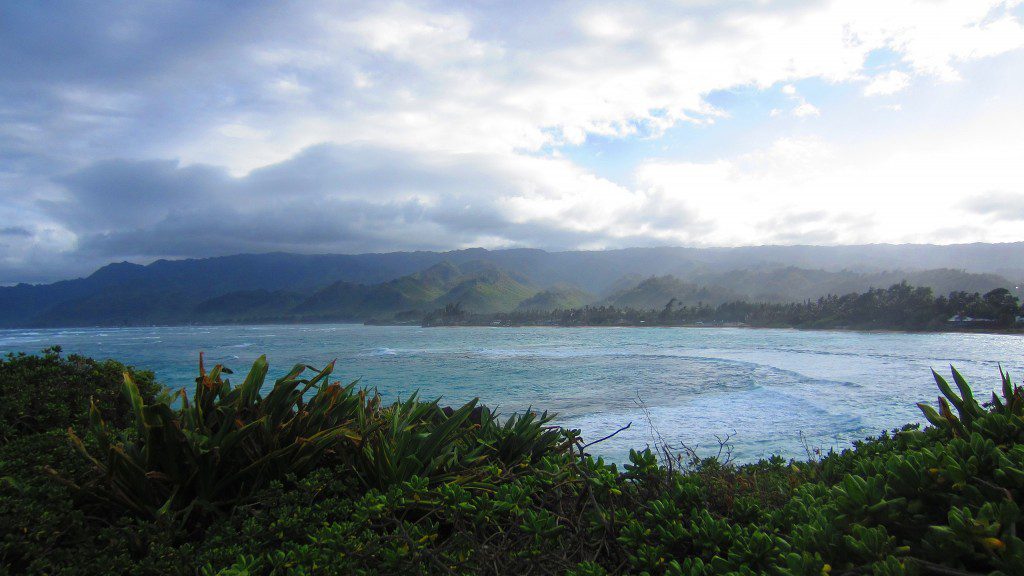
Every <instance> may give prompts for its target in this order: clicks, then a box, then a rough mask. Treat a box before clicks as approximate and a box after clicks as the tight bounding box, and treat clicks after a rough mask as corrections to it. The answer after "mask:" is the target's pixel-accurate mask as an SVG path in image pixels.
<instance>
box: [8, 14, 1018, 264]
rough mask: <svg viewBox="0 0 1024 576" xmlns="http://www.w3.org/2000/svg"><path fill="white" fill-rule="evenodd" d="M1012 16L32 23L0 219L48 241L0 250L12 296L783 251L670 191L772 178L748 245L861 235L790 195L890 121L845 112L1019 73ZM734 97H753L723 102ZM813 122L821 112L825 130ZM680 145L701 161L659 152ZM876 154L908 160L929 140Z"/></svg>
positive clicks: (863, 179) (30, 18) (191, 18)
mask: <svg viewBox="0 0 1024 576" xmlns="http://www.w3.org/2000/svg"><path fill="white" fill-rule="evenodd" d="M1019 5H1020V3H1019V2H1016V1H1011V2H1004V1H996V0H992V1H980V0H979V1H977V2H962V1H959V0H943V1H935V2H933V1H920V2H919V1H915V0H905V1H897V2H892V1H881V0H878V1H875V0H870V1H866V2H858V3H847V2H834V1H830V2H809V1H804V0H797V1H794V2H787V3H784V4H782V5H776V4H765V3H737V4H729V5H724V4H715V3H675V2H655V3H652V4H647V5H642V6H641V5H633V6H623V5H620V4H615V3H606V2H599V3H593V4H589V5H587V6H583V7H581V6H577V5H574V4H568V3H551V2H544V3H526V4H521V5H517V6H516V7H515V8H512V7H509V6H507V5H503V4H501V3H484V4H479V3H475V4H465V3H458V2H450V3H445V2H418V1H415V0H413V1H407V2H378V3H356V2H338V3H328V4H325V3H320V4H308V3H299V2H285V3H278V4H261V5H256V6H246V7H244V8H243V7H240V6H236V5H233V4H230V3H228V4H215V3H213V4H212V3H197V2H188V1H181V2H170V3H163V4H138V5H132V6H131V7H124V6H103V5H96V4H94V3H85V2H69V3H67V4H66V5H65V6H63V7H62V9H61V10H59V11H53V10H47V9H46V8H42V7H37V6H34V5H31V4H25V5H19V6H17V7H15V8H12V9H11V10H9V11H8V12H7V13H5V25H4V29H5V34H3V35H0V61H3V62H5V63H9V65H8V66H5V67H4V69H3V71H2V72H0V200H2V202H0V219H2V222H3V227H7V226H8V224H7V223H8V222H11V223H19V226H22V227H23V228H24V229H26V230H29V231H31V232H32V233H33V236H31V237H29V236H18V235H13V236H12V235H5V236H4V244H5V246H3V247H0V282H8V281H15V280H19V279H24V278H30V277H32V278H38V277H43V276H45V275H47V274H50V275H51V276H50V277H56V276H53V275H66V274H69V273H82V272H87V271H88V269H89V268H90V267H94V266H96V265H97V264H101V263H102V262H103V261H104V260H105V259H114V258H129V257H130V258H137V259H140V260H145V259H147V258H152V257H157V256H203V255H209V254H217V253H228V252H233V251H259V250H271V249H275V250H277V249H287V250H301V251H328V250H330V251H334V250H339V251H358V250H386V249H393V248H454V247H459V246H468V245H475V244H481V245H486V246H505V245H532V246H540V247H601V246H614V245H630V244H650V243H706V242H712V241H714V242H754V243H763V242H766V241H784V240H785V238H784V237H783V236H781V235H774V236H772V235H770V234H768V233H766V232H761V233H760V234H761V235H756V234H754V233H752V232H749V233H748V232H742V231H740V230H739V228H741V226H740V225H739V224H737V223H736V222H735V221H734V220H736V219H735V218H733V217H732V215H730V214H728V213H727V212H724V211H722V210H720V209H719V208H718V207H716V206H717V203H718V199H717V198H714V197H706V196H702V195H693V194H690V193H687V192H685V190H684V188H685V187H684V188H679V187H676V186H674V185H673V184H672V182H673V181H674V180H673V179H675V180H678V181H679V182H681V183H683V184H685V185H686V186H693V185H696V184H700V185H702V186H703V185H707V187H709V188H711V189H715V190H720V191H723V192H727V193H728V194H726V196H727V197H733V198H735V197H745V195H747V194H748V193H753V192H752V190H753V189H752V188H751V189H750V190H748V188H750V187H753V186H754V185H755V184H754V183H757V182H762V183H763V182H768V183H769V184H771V186H769V187H768V188H765V189H766V190H772V192H771V195H772V197H771V198H760V199H758V200H757V202H755V204H756V205H759V206H760V210H761V211H762V212H763V213H762V214H760V215H759V216H758V218H756V219H755V218H754V217H753V216H751V217H750V218H748V219H740V220H741V221H742V222H744V223H746V224H744V225H745V226H748V227H749V230H754V229H755V228H754V227H753V226H754V224H756V222H760V221H765V220H766V219H771V218H772V217H774V216H778V217H780V218H783V219H785V218H786V216H787V215H788V214H789V213H790V210H791V209H792V210H798V211H799V210H802V211H804V212H806V211H808V210H807V209H808V205H811V206H814V205H818V204H821V205H823V206H824V207H825V208H826V211H827V212H828V213H829V214H830V215H833V216H835V215H838V214H840V213H841V210H844V209H848V210H851V211H850V212H848V213H846V214H847V216H848V217H849V218H851V219H854V218H856V217H857V215H858V214H860V213H861V212H864V210H863V207H861V206H858V205H857V203H856V202H852V201H846V200H844V199H837V198H834V197H833V196H831V195H826V194H824V193H822V194H819V195H818V196H807V195H806V194H809V192H806V191H804V189H803V188H800V187H797V188H796V190H797V191H796V192H794V191H792V190H790V189H789V188H787V187H786V186H783V185H782V184H779V182H786V181H790V180H798V181H801V182H806V181H812V180H813V179H814V178H819V179H824V178H825V177H824V176H821V175H820V174H819V173H818V171H817V169H816V168H815V167H814V166H813V165H812V166H808V165H807V164H806V163H803V164H801V163H799V162H798V158H799V154H807V153H808V150H810V149H818V150H827V149H830V148H835V147H836V146H835V143H836V142H839V143H845V142H846V141H847V140H848V139H851V138H852V139H857V138H859V137H860V136H859V134H861V133H860V132H858V125H859V124H862V123H863V122H861V120H860V118H863V117H865V116H864V115H866V114H870V113H871V111H872V110H874V108H871V109H869V110H868V111H867V112H865V111H863V110H860V109H858V108H857V105H856V103H852V104H851V103H850V102H848V101H845V100H843V98H844V96H837V94H842V93H843V90H847V91H849V92H860V93H862V94H877V95H883V94H892V93H896V92H899V91H900V90H902V89H903V87H905V86H906V85H907V84H909V83H911V82H913V83H914V85H915V87H922V89H921V90H917V89H915V90H914V91H913V93H908V94H907V96H908V97H909V96H915V95H916V93H918V92H923V91H924V90H925V88H928V87H931V86H933V85H944V86H947V88H946V89H948V90H955V89H956V88H955V86H956V83H949V82H948V81H952V80H957V79H964V78H967V79H970V78H971V77H970V75H969V74H968V73H967V72H965V70H968V71H969V70H975V71H976V67H977V66H979V63H982V62H988V61H992V62H995V61H997V60H998V61H999V62H1001V63H1002V64H1000V65H1002V66H1012V65H1013V63H1015V62H1019V61H1020V50H1019V49H1020V47H1021V46H1024V27H1022V23H1021V20H1020V18H1019V14H1018V13H1017V11H1018V9H1019ZM882 52H884V53H886V54H889V55H891V60H892V62H887V63H886V64H885V67H886V68H887V69H889V71H887V72H881V73H879V72H877V67H875V66H874V65H873V64H871V63H870V61H871V59H872V58H873V55H877V54H878V53H882ZM1007 62H1009V64H1007ZM895 67H898V70H896V69H895ZM997 76H999V77H1000V78H1007V79H1009V80H1005V81H1000V82H1001V83H1000V82H996V81H994V80H993V81H990V83H989V84H988V85H989V86H993V87H994V88H995V91H994V93H992V94H991V96H992V97H993V98H994V97H996V96H999V95H1000V94H1002V95H1004V96H1005V100H1004V101H1003V103H1002V104H998V103H997V102H996V103H993V104H991V105H992V106H994V107H996V108H997V109H998V110H997V112H1000V111H1001V112H1002V113H1006V111H1007V110H1012V109H1014V108H1015V107H1014V106H1013V105H1012V103H1013V101H1014V98H1013V97H1014V95H1015V94H1016V93H1015V92H1014V91H1013V90H1014V89H1015V88H1014V86H1015V84H1013V82H1014V80H1013V78H1015V77H1018V76H1019V75H1013V74H1009V73H1003V74H998V75H997ZM936 81H938V82H936ZM1004 84H1005V85H1004ZM1005 86H1010V88H1006V87H1005ZM776 89H777V90H778V92H776ZM727 92H735V93H737V94H740V93H742V94H747V95H749V96H746V97H748V98H749V99H750V100H749V101H744V102H742V103H740V104H738V105H737V104H736V101H735V100H734V101H733V103H732V104H729V103H722V101H721V100H719V99H716V98H715V96H716V95H721V94H723V93H727ZM981 92H986V94H987V91H981ZM780 93H781V96H780V95H779V94H780ZM804 95H806V98H805V96H804ZM857 97H858V98H859V97H860V96H857ZM936 98H937V100H935V101H933V104H932V105H933V106H935V107H938V108H941V106H938V105H936V104H935V103H934V102H939V103H943V102H944V100H943V99H942V98H941V97H938V96H937V97H936ZM779 100H782V102H781V103H780V102H779ZM812 102H813V103H812ZM1007 102H1009V103H1010V104H1007ZM751 103H752V104H753V105H754V107H756V108H758V109H759V110H773V111H772V112H770V115H772V116H776V119H774V120H773V121H772V122H771V124H773V125H775V126H777V128H772V129H765V130H761V127H760V126H755V125H748V124H743V122H747V120H746V119H745V117H744V115H743V114H742V107H743V106H744V105H750V104H751ZM986 105H988V104H986ZM761 106H763V107H761ZM818 106H821V108H822V109H824V110H825V111H826V112H827V114H825V115H824V116H823V117H822V118H821V119H820V120H815V121H813V122H811V121H808V120H809V119H810V118H813V117H817V116H819V115H821V110H819V108H818ZM872 106H877V104H872ZM734 108H735V109H734ZM910 108H911V106H910V105H909V103H908V105H907V109H908V111H909V110H910ZM918 109H927V107H922V108H918ZM737 110H738V111H739V112H738V113H735V114H734V112H737ZM774 110H779V111H780V112H778V113H776V112H774ZM787 111H788V112H787ZM995 113H996V112H993V114H995ZM1011 114H1015V113H1013V112H1011ZM858 115H861V116H858ZM761 116H762V117H763V116H764V115H763V114H761ZM908 116H910V114H909V113H908V112H904V113H903V114H901V115H900V117H899V118H900V120H901V121H904V119H905V118H906V117H908ZM843 118H848V119H849V120H847V121H846V122H845V123H844V122H843V121H842V120H841V119H843ZM801 119H803V120H801ZM926 120H930V121H931V122H932V123H934V118H931V119H926ZM907 121H908V122H909V120H907ZM920 122H922V124H923V125H927V124H928V122H926V121H920ZM1015 122H1016V119H1015V118H1010V120H1009V122H1008V124H1009V125H1014V123H1015ZM729 123H732V124H729ZM922 124H916V125H914V126H911V127H910V128H908V130H916V129H918V128H919V127H920V126H921V125H922ZM721 125H729V126H732V128H728V129H722V130H721V131H719V130H717V129H718V127H719V126H721ZM851 128H852V129H851ZM681 131H682V133H685V134H686V138H693V139H694V140H695V141H697V140H699V141H700V142H699V143H698V144H697V145H695V146H693V147H690V148H687V149H686V152H682V153H681V152H678V150H677V151H675V152H665V153H662V152H660V150H661V148H658V150H659V152H657V153H654V152H651V150H653V149H655V147H656V144H655V143H658V142H659V140H660V139H662V138H665V140H666V142H668V141H670V140H672V137H668V138H666V135H669V134H670V133H671V134H675V135H676V136H675V137H678V134H680V133H681ZM739 133H743V134H745V135H749V136H744V137H737V136H735V135H736V134H739ZM1000 134H1008V135H1009V137H1010V140H1009V144H1004V146H1007V147H1008V148H1009V150H1010V151H1011V152H1012V151H1014V150H1017V149H1018V148H1019V147H1018V146H1017V144H1016V143H1017V142H1019V140H1014V139H1013V138H1014V136H1013V135H1012V134H1009V133H1006V132H1000ZM870 136H880V137H884V138H886V139H887V140H886V142H885V143H884V145H878V146H877V147H878V148H879V149H886V150H889V151H890V152H892V153H896V152H898V151H899V150H902V149H904V148H903V146H906V145H908V144H911V145H919V146H922V147H923V149H930V147H933V146H934V145H935V144H934V143H935V142H936V138H935V137H934V136H935V135H934V134H932V135H931V136H932V138H931V139H927V138H916V139H913V142H909V143H908V142H907V141H906V140H907V138H905V135H904V134H898V133H895V132H893V133H886V134H882V135H876V134H870ZM964 137H965V141H966V142H975V143H977V142H982V143H984V138H982V137H980V136H979V135H978V134H965V135H964ZM683 139H685V138H683ZM940 140H941V139H940ZM595 142H596V143H598V144H600V143H603V142H612V143H613V145H612V146H614V147H616V149H617V150H620V151H622V153H621V154H615V153H609V154H607V155H606V156H604V158H608V160H607V162H608V163H610V164H611V163H616V162H620V163H625V162H627V161H626V160H623V158H628V159H629V160H628V162H631V163H632V165H629V166H624V167H623V166H616V167H614V168H615V169H616V170H617V171H618V173H620V174H624V176H622V177H620V178H618V179H617V181H616V182H612V181H610V180H608V179H606V178H603V177H601V176H599V174H603V173H605V172H604V171H603V168H604V166H597V167H595V166H594V165H588V164H587V163H586V162H584V161H581V160H580V156H579V155H574V154H573V152H574V151H576V150H578V149H586V147H587V146H591V145H594V143H595ZM801 142H802V143H805V144H806V143H808V142H811V143H817V144H812V145H808V146H804V147H803V148H801V145H800V144H799V143H801ZM898 144H899V145H898ZM786 146H790V147H791V148H792V147H795V148H800V149H801V150H802V152H800V151H797V150H789V152H786V151H785V149H786ZM840 148H841V147H840ZM665 149H666V150H667V149H668V145H667V144H666V146H665ZM982 149H985V150H992V147H991V146H988V145H987V144H985V145H983V146H982ZM950 150H957V151H959V150H960V146H959V144H957V145H956V146H953V145H950ZM933 151H934V150H933ZM934 152H935V153H936V154H937V155H938V156H940V157H941V156H942V155H943V154H945V153H946V152H945V151H943V150H939V151H934ZM846 153H847V151H846V150H845V149H844V150H842V151H840V152H836V154H838V155H840V156H841V155H842V154H846ZM687 154H690V155H691V156H692V157H689V156H687ZM792 154H796V155H797V156H793V155H792ZM992 154H993V155H992V156H990V157H988V158H979V157H976V156H974V155H970V154H969V156H970V157H971V158H973V159H974V160H975V161H976V162H975V164H974V165H973V168H971V167H969V166H966V165H964V164H962V163H960V162H958V161H956V159H953V160H949V159H946V160H945V161H944V166H943V167H942V169H939V170H937V171H936V173H937V174H943V175H945V176H950V177H952V176H955V177H956V178H957V180H956V181H957V182H959V183H960V184H961V185H962V186H963V190H962V191H961V192H959V193H960V194H961V195H962V194H968V193H973V192H974V191H975V184H976V183H977V184H978V185H981V184H984V183H985V182H986V178H985V174H983V173H982V174H981V175H980V176H979V172H984V171H985V170H990V171H994V172H995V173H998V174H1005V173H1006V172H1007V170H1008V169H1005V168H1004V167H1003V166H1002V164H998V163H997V164H993V162H994V161H993V160H992V158H1000V160H999V161H1000V162H1002V161H1003V160H1001V158H1002V157H1001V156H1000V154H1002V153H1001V152H1000V151H999V150H992ZM862 156H863V154H861V153H859V152H857V153H855V154H853V159H851V160H849V161H842V160H837V159H835V158H834V157H829V158H830V159H827V160H822V162H826V164H827V165H828V166H830V167H831V168H834V169H835V170H836V171H837V172H839V173H844V174H846V175H847V177H848V178H849V179H850V182H851V184H850V185H840V184H841V183H839V184H837V189H842V190H847V191H849V192H850V193H851V194H852V193H855V191H856V190H857V185H856V183H860V184H864V185H868V184H871V185H874V183H873V181H872V179H873V178H875V177H876V175H879V176H878V177H881V176H880V175H889V176H892V177H893V178H897V182H899V183H904V180H899V179H907V178H920V179H923V181H925V182H930V181H931V179H932V177H931V176H930V175H929V174H928V172H927V171H926V170H920V169H917V168H919V166H907V167H904V168H899V169H897V168H896V167H893V166H892V165H891V162H889V161H888V160H885V161H883V162H882V164H881V167H880V168H878V169H877V170H875V169H874V167H873V166H872V165H870V164H869V163H868V162H867V160H865V159H863V158H862ZM928 158H929V157H928V156H927V154H926V153H925V152H923V151H922V152H920V154H918V155H916V156H915V157H914V158H912V159H910V160H909V161H912V162H921V163H928ZM883 160H884V159H883ZM793 162H797V164H793ZM773 163H776V164H779V165H785V166H789V167H788V168H773V167H772V166H774V164H773ZM950 167H955V168H956V169H957V170H958V171H957V172H956V174H955V175H951V174H950V173H949V170H952V168H950ZM784 170H793V171H794V172H793V173H789V174H786V173H784V172H783V171H784ZM659 174H660V175H661V176H663V177H664V178H661V176H659ZM1014 177H1016V176H1014ZM695 179H696V180H695ZM716 179H718V180H716ZM997 180H998V179H997ZM826 183H828V182H826ZM996 184H998V185H999V186H1005V184H1006V182H1005V181H1004V180H999V182H997V183H996ZM945 185H946V183H944V182H940V188H941V187H944V186H945ZM808 186H810V185H809V184H808ZM893 186H896V184H893ZM948 193H949V194H952V192H948ZM795 199H798V201H797V200H795ZM943 202H944V203H945V205H952V204H951V203H950V202H946V201H945V200H944V201H943ZM800 203H804V204H805V205H804V206H803V207H802V208H801V207H799V206H791V205H794V204H800ZM772 210H776V211H778V212H777V213H771V212H770V211H772ZM960 210H962V207H961V208H960ZM830 217H831V216H830ZM837 217H838V216H837ZM283 221H288V223H287V224H283V223H281V222H283ZM22 223H23V224H22ZM889 226H890V227H889V228H884V227H879V228H877V230H876V231H875V234H876V235H875V236H871V235H866V234H863V233H860V232H857V230H856V229H853V228H851V229H849V230H847V229H846V228H840V229H839V231H838V232H837V233H836V234H835V235H834V238H835V241H837V242H845V241H849V240H851V239H856V238H877V237H878V236H877V234H885V235H886V236H885V237H886V238H889V239H894V238H902V237H924V235H923V234H924V233H923V232H921V233H919V234H918V235H917V236H914V235H913V234H903V232H902V231H901V230H900V227H899V225H894V224H891V223H890V224H889ZM810 233H811V232H810V231H808V232H807V234H810ZM1004 236H1005V234H1004V232H1003V231H1001V229H1000V230H997V231H995V232H991V236H986V238H988V237H1004ZM807 237H810V236H807ZM818 237H819V238H825V237H826V236H825V235H819V236H818ZM37 271H43V272H37Z"/></svg>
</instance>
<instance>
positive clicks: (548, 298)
mask: <svg viewBox="0 0 1024 576" xmlns="http://www.w3.org/2000/svg"><path fill="white" fill-rule="evenodd" d="M593 300H594V296H593V295H592V294H589V293H587V292H584V291H583V290H580V289H579V288H576V287H575V286H568V285H560V286H554V287H551V288H548V289H547V290H542V291H540V292H537V293H536V294H534V295H533V296H530V297H529V298H527V299H526V300H523V301H522V302H520V303H519V306H518V307H517V308H518V309H519V310H539V311H547V310H565V309H570V308H579V307H580V306H584V305H586V304H588V303H590V302H592V301H593Z"/></svg>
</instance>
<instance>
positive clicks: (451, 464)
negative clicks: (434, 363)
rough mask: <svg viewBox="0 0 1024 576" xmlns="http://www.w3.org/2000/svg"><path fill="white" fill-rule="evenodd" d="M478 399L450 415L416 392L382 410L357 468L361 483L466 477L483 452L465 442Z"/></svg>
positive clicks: (482, 457) (459, 478) (367, 439)
mask: <svg viewBox="0 0 1024 576" xmlns="http://www.w3.org/2000/svg"><path fill="white" fill-rule="evenodd" d="M476 404H477V400H476V399H473V400H471V401H470V402H468V403H467V404H465V405H464V406H462V407H461V408H459V409H458V410H454V411H452V412H451V414H448V415H446V414H445V413H444V411H442V410H441V409H440V408H439V407H438V405H437V401H434V402H420V401H419V400H418V398H417V394H415V393H414V394H413V395H412V396H410V397H409V398H408V399H407V400H406V401H405V402H396V403H394V404H392V405H391V406H389V407H387V408H384V409H381V411H380V425H379V426H378V427H377V428H376V429H375V430H374V432H373V433H372V434H370V435H368V436H367V437H366V439H365V441H364V442H363V443H362V449H361V450H360V452H359V457H358V458H357V459H356V471H357V472H358V474H359V477H360V478H361V479H362V480H363V482H364V483H365V484H366V485H368V486H371V487H378V488H383V487H387V486H391V485H393V484H396V483H399V482H406V481H408V480H410V479H411V478H412V477H413V476H419V477H422V478H427V479H429V480H430V481H431V482H433V483H438V482H447V481H459V480H465V479H467V478H468V477H470V476H472V475H473V471H472V469H473V467H474V466H475V465H477V464H480V463H481V462H482V461H483V459H484V457H485V455H484V454H483V451H482V450H481V449H480V448H479V447H476V446H471V445H469V444H468V443H467V442H463V441H462V440H464V439H465V438H466V437H467V436H468V435H469V434H470V432H471V429H472V427H473V426H474V425H472V424H468V421H469V419H470V416H471V414H472V413H473V409H474V408H475V407H476Z"/></svg>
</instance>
